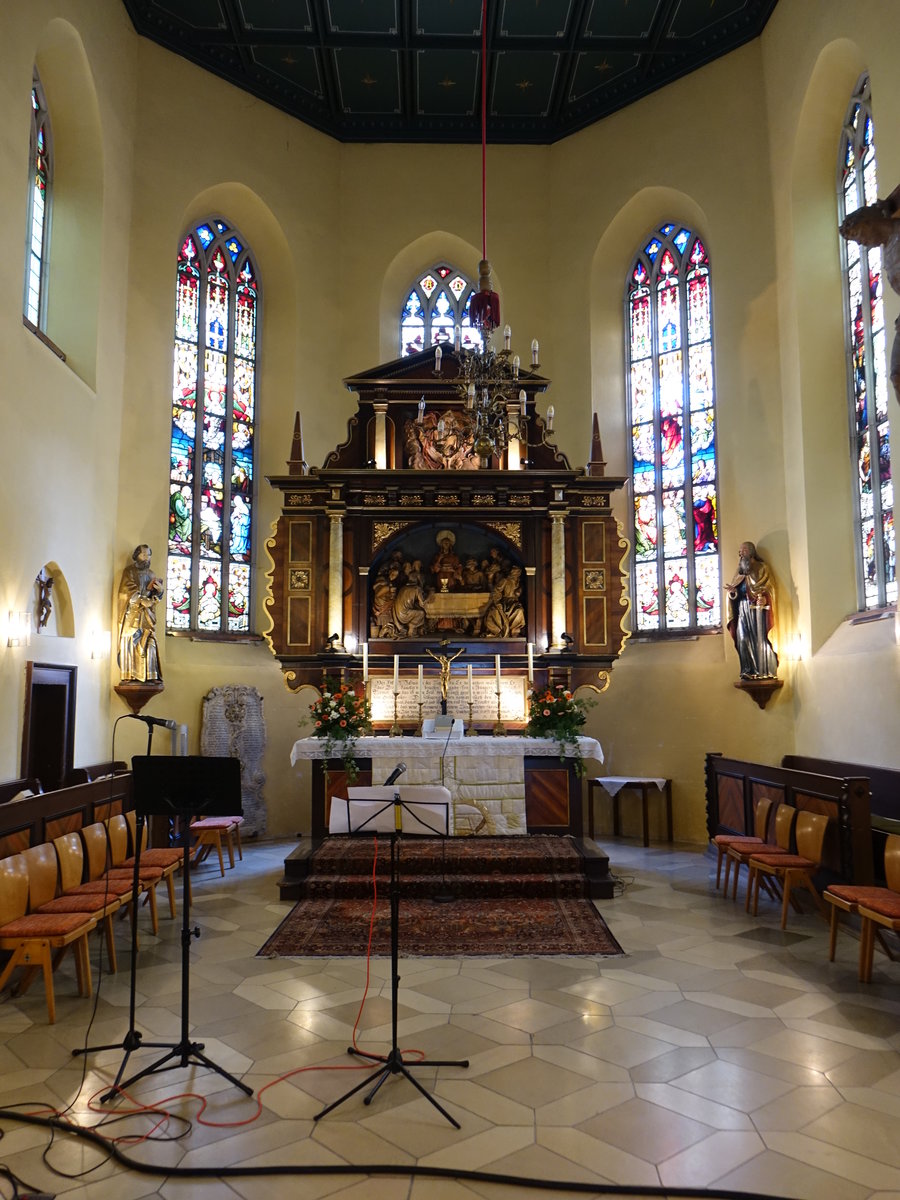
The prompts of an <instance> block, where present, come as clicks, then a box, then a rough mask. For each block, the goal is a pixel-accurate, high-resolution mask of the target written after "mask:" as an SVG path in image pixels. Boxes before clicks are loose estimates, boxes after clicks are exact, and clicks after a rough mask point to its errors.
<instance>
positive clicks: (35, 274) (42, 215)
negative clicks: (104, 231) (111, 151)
mask: <svg viewBox="0 0 900 1200" xmlns="http://www.w3.org/2000/svg"><path fill="white" fill-rule="evenodd" d="M52 196H53V137H52V131H51V128H50V113H49V111H48V109H47V101H46V98H45V96H44V89H43V86H42V84H41V80H40V76H39V75H38V69H37V66H35V67H34V71H33V75H32V80H31V134H30V138H29V144H28V205H27V220H26V222H25V294H24V299H23V307H22V312H23V314H24V316H25V320H26V321H27V322H28V324H29V325H31V326H32V327H33V328H34V329H35V330H39V331H41V332H42V333H45V332H46V328H47V268H48V263H49V256H50V213H51V205H52Z"/></svg>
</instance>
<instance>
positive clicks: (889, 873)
mask: <svg viewBox="0 0 900 1200" xmlns="http://www.w3.org/2000/svg"><path fill="white" fill-rule="evenodd" d="M884 874H885V882H886V884H887V886H886V887H875V886H865V885H861V884H856V883H830V884H829V885H828V887H827V888H826V889H825V891H824V892H823V893H822V899H823V900H826V901H827V902H828V904H830V905H831V931H830V938H829V942H828V961H829V962H834V955H835V951H836V949H837V935H838V924H839V921H840V916H839V914H840V913H842V912H845V913H850V914H851V915H853V916H856V915H858V913H859V906H860V905H861V904H864V905H866V907H868V908H870V909H871V908H873V907H877V906H878V904H879V902H880V901H882V900H890V897H891V896H892V895H894V894H895V893H900V834H897V833H892V834H889V836H888V839H887V841H886V843H885V847H884ZM862 951H863V944H862V940H860V955H861V957H860V964H859V971H860V974H859V977H860V980H861V981H863V982H865V981H864V980H863V966H864V964H863V961H862ZM869 971H870V973H871V959H870V965H869Z"/></svg>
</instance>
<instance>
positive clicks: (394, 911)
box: [313, 792, 469, 1129]
mask: <svg viewBox="0 0 900 1200" xmlns="http://www.w3.org/2000/svg"><path fill="white" fill-rule="evenodd" d="M402 809H403V802H402V801H401V799H400V793H399V792H395V793H394V829H393V830H392V832H391V882H390V900H391V1049H390V1050H389V1051H388V1053H387V1054H368V1053H367V1052H366V1051H364V1050H357V1049H356V1047H355V1046H348V1047H347V1053H348V1054H352V1055H354V1056H356V1057H357V1058H365V1059H368V1060H369V1061H370V1062H373V1063H381V1064H382V1065H381V1068H380V1069H379V1070H377V1071H376V1072H375V1075H374V1078H373V1076H372V1075H368V1076H367V1077H366V1078H365V1079H363V1080H362V1082H361V1083H358V1084H356V1086H355V1087H352V1088H351V1089H350V1091H349V1092H345V1093H344V1095H343V1096H340V1097H339V1098H338V1099H337V1100H334V1101H332V1103H331V1104H328V1105H326V1107H325V1108H323V1109H322V1110H321V1112H317V1113H316V1115H315V1116H314V1117H313V1120H314V1121H318V1120H319V1118H320V1117H324V1116H325V1114H326V1113H330V1112H331V1111H332V1110H333V1109H335V1108H337V1107H338V1105H340V1104H343V1103H344V1101H345V1100H349V1099H350V1097H351V1096H355V1095H356V1093H357V1092H361V1091H362V1090H363V1088H366V1087H368V1088H369V1092H368V1094H367V1095H366V1096H365V1098H364V1100H363V1103H364V1104H367V1105H368V1104H371V1103H372V1101H373V1100H374V1099H375V1094H376V1092H377V1091H378V1089H379V1088H380V1087H381V1085H382V1084H383V1083H384V1081H385V1080H386V1079H388V1078H389V1077H390V1076H391V1075H402V1076H403V1077H404V1079H408V1080H409V1082H410V1083H411V1084H412V1085H413V1087H414V1088H416V1089H417V1090H418V1091H419V1092H421V1094H422V1095H423V1096H424V1097H425V1099H426V1100H427V1101H428V1103H429V1104H431V1105H433V1106H434V1107H435V1108H436V1109H437V1110H438V1112H439V1113H440V1114H441V1116H442V1117H445V1118H446V1119H447V1120H448V1121H449V1122H450V1124H451V1125H452V1126H453V1128H454V1129H459V1128H461V1126H460V1124H459V1122H458V1121H457V1120H455V1119H454V1118H453V1117H451V1115H450V1114H449V1113H448V1112H447V1110H446V1109H445V1108H444V1107H443V1106H442V1105H440V1104H439V1103H438V1102H437V1100H435V1098H434V1096H432V1095H431V1093H430V1092H427V1091H426V1090H425V1088H424V1087H422V1085H421V1083H419V1081H418V1079H416V1078H415V1076H414V1075H413V1074H412V1072H411V1071H410V1069H409V1068H410V1066H413V1067H468V1065H469V1060H468V1059H467V1058H466V1059H458V1060H455V1061H453V1060H449V1059H447V1060H444V1059H427V1058H426V1059H419V1060H418V1061H416V1062H411V1063H409V1064H407V1063H406V1062H405V1061H404V1059H403V1054H402V1052H401V1050H400V1047H399V1044H398V1040H397V1038H398V1034H397V1023H398V1022H397V1013H398V996H399V990H400V971H399V957H400V952H399V943H400V837H401V835H402V832H403V829H402V825H403V821H402V816H401V812H402ZM348 825H349V820H348ZM351 836H352V834H351Z"/></svg>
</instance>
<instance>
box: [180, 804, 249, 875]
mask: <svg viewBox="0 0 900 1200" xmlns="http://www.w3.org/2000/svg"><path fill="white" fill-rule="evenodd" d="M243 819H244V818H243V817H204V818H203V820H201V821H192V822H191V827H190V831H191V833H192V834H195V835H196V837H197V843H196V845H195V846H194V859H193V862H194V865H195V866H196V865H197V864H198V863H201V862H203V860H204V859H205V858H206V856H207V855H208V854H209V852H210V851H211V850H213V849H214V850H215V851H216V853H217V854H218V856H219V870H220V872H221V873H222V875H224V874H225V863H224V860H223V858H222V839H223V837H224V839H225V849H226V850H227V851H228V865H229V866H230V867H233V866H234V842H233V841H232V838H231V835H232V834H234V835H235V837H236V838H237V849H238V856H239V857H240V858H241V859H243V857H244V853H243V849H242V848H241V822H242V821H243Z"/></svg>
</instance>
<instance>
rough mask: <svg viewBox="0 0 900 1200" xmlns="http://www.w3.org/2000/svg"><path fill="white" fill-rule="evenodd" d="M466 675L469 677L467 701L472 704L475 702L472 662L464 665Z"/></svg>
mask: <svg viewBox="0 0 900 1200" xmlns="http://www.w3.org/2000/svg"><path fill="white" fill-rule="evenodd" d="M466 675H467V676H468V679H469V703H470V704H474V703H475V693H474V691H473V690H472V664H471V663H469V665H468V666H467V667H466Z"/></svg>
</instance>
